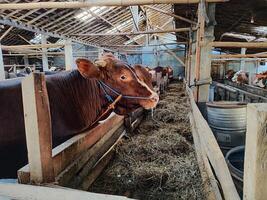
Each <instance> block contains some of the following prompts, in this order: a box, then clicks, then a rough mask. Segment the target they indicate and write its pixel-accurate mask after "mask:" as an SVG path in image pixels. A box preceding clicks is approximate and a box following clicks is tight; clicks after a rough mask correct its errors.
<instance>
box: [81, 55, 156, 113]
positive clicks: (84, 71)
mask: <svg viewBox="0 0 267 200" xmlns="http://www.w3.org/2000/svg"><path fill="white" fill-rule="evenodd" d="M76 63H77V66H78V70H79V72H80V74H81V75H82V76H83V77H85V78H95V79H98V80H101V81H102V82H104V83H105V84H106V85H108V86H110V87H111V88H113V89H114V90H116V91H117V92H119V93H120V94H122V95H123V96H131V97H137V98H127V97H126V98H122V99H121V100H120V101H119V103H118V104H117V106H116V109H115V112H116V113H117V114H127V113H128V112H131V111H132V110H134V109H136V108H137V107H140V106H142V107H143V108H145V109H150V108H154V107H155V106H156V105H157V103H158V100H159V96H158V94H157V93H155V92H154V91H153V88H152V85H151V79H149V77H150V76H149V73H148V72H147V71H146V70H145V69H142V68H141V67H136V68H132V67H130V66H129V65H127V64H126V63H124V62H122V61H120V60H118V59H116V58H115V57H114V56H112V55H104V56H102V57H101V58H100V59H99V60H97V61H95V62H94V63H93V62H91V61H89V60H86V59H78V60H77V61H76ZM146 73H147V74H148V75H147V74H146ZM107 91H108V93H109V94H110V95H111V96H113V98H116V95H115V94H114V93H112V92H111V91H110V90H107ZM140 97H141V98H140Z"/></svg>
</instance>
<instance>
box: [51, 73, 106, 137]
mask: <svg viewBox="0 0 267 200" xmlns="http://www.w3.org/2000/svg"><path fill="white" fill-rule="evenodd" d="M47 87H48V93H49V101H50V108H51V116H52V127H53V132H54V133H56V135H57V136H59V137H61V136H62V137H65V136H69V135H74V134H77V133H79V132H82V131H84V130H86V129H88V128H90V127H91V125H92V124H93V123H94V122H95V120H96V119H97V118H98V116H100V115H101V114H102V113H103V112H104V111H105V110H106V108H107V106H108V105H109V102H108V100H107V99H106V98H105V95H104V92H103V91H102V90H101V89H100V87H99V84H98V82H97V81H96V80H94V79H84V78H83V77H82V76H81V75H80V74H79V72H78V71H73V72H63V73H61V74H60V75H55V76H54V75H53V76H52V77H47ZM105 117H107V116H105ZM62 134H63V135H62Z"/></svg>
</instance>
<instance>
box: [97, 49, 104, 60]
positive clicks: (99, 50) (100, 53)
mask: <svg viewBox="0 0 267 200" xmlns="http://www.w3.org/2000/svg"><path fill="white" fill-rule="evenodd" d="M103 54H104V49H102V48H99V49H98V58H100V57H101V56H103Z"/></svg>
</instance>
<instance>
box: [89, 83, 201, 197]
mask: <svg viewBox="0 0 267 200" xmlns="http://www.w3.org/2000/svg"><path fill="white" fill-rule="evenodd" d="M189 109H190V105H189V100H188V97H187V94H186V92H185V89H184V85H183V84H182V83H172V84H170V85H169V87H168V90H167V91H166V92H165V94H164V95H162V96H161V100H160V102H159V104H158V106H157V108H156V109H155V110H154V114H153V118H152V115H151V114H149V115H148V116H146V119H145V120H143V122H142V123H141V125H140V126H139V128H138V129H137V130H136V131H135V132H134V133H133V134H131V135H129V136H128V138H127V139H124V140H123V141H122V143H121V144H120V145H118V146H117V148H116V155H115V158H114V160H113V161H112V162H111V163H110V164H109V165H108V167H107V168H106V169H105V170H104V172H103V173H102V174H101V176H100V177H99V178H98V179H97V180H96V182H95V183H94V184H93V185H92V186H91V188H90V191H91V192H99V193H107V194H116V195H124V196H128V197H130V198H135V199H190V200H192V199H198V200H199V199H205V196H204V194H203V184H202V179H201V176H200V172H199V169H198V164H197V160H196V155H195V151H194V145H193V138H192V135H191V130H190V122H189V117H188V113H189Z"/></svg>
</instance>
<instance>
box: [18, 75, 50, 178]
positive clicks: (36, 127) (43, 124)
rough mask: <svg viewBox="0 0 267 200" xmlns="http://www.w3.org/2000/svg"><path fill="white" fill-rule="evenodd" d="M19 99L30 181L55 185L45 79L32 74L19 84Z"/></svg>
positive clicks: (42, 76)
mask: <svg viewBox="0 0 267 200" xmlns="http://www.w3.org/2000/svg"><path fill="white" fill-rule="evenodd" d="M22 99H23V110H24V122H25V132H26V142H27V149H28V160H29V166H30V180H31V182H33V183H49V182H53V181H55V178H54V168H53V163H52V127H51V117H50V109H49V100H48V94H47V89H46V82H45V77H44V75H43V74H40V73H38V74H37V73H32V74H30V75H29V76H27V77H26V78H24V79H23V81H22Z"/></svg>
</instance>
